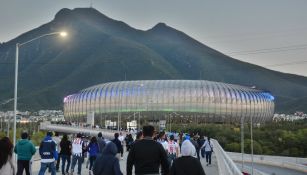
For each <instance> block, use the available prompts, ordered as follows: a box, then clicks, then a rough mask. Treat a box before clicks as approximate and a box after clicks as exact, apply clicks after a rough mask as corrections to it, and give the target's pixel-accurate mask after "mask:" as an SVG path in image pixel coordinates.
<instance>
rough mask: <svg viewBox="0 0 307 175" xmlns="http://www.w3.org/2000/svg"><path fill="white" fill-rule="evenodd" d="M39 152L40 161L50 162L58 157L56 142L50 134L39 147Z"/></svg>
mask: <svg viewBox="0 0 307 175" xmlns="http://www.w3.org/2000/svg"><path fill="white" fill-rule="evenodd" d="M39 154H40V156H41V162H42V163H50V162H53V161H55V160H57V159H58V153H57V151H56V143H55V142H54V141H53V140H52V138H51V137H50V136H46V137H45V138H44V140H43V141H42V142H41V144H40V147H39Z"/></svg>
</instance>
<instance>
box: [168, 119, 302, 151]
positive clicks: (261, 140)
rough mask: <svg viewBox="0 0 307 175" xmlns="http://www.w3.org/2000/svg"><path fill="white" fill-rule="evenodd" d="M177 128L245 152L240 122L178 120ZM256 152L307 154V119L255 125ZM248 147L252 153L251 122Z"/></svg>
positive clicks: (246, 139) (248, 129) (246, 148)
mask: <svg viewBox="0 0 307 175" xmlns="http://www.w3.org/2000/svg"><path fill="white" fill-rule="evenodd" d="M173 128H174V129H175V130H176V131H183V132H193V133H199V134H201V135H206V136H210V137H212V138H215V139H217V140H218V141H219V143H220V144H221V146H222V147H223V148H224V149H225V150H226V151H233V152H241V133H240V126H237V125H230V124H198V125H196V124H189V125H185V126H184V127H182V125H179V124H175V125H174V126H173ZM253 136H254V153H255V154H264V155H280V156H293V157H307V149H306V148H307V121H306V120H304V121H297V122H277V123H270V124H265V125H262V126H259V127H254V128H253ZM244 137H245V140H244V150H245V153H250V143H251V140H250V125H245V128H244Z"/></svg>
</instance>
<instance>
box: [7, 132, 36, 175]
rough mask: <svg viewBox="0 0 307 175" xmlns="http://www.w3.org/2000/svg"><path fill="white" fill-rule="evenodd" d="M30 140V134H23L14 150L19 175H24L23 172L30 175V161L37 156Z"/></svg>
mask: <svg viewBox="0 0 307 175" xmlns="http://www.w3.org/2000/svg"><path fill="white" fill-rule="evenodd" d="M28 138H29V135H28V133H27V132H23V133H22V134H21V140H19V141H18V142H17V144H16V146H15V148H14V152H15V153H16V154H17V175H22V174H23V170H25V172H26V175H30V160H31V159H32V156H33V155H34V154H35V152H36V149H35V147H34V145H33V143H32V142H31V141H29V139H28ZM1 151H2V150H1Z"/></svg>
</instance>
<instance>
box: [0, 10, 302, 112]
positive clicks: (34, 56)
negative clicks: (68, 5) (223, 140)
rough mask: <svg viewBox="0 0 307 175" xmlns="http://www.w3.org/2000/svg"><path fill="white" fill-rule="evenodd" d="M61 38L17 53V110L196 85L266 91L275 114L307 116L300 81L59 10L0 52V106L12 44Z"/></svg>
mask: <svg viewBox="0 0 307 175" xmlns="http://www.w3.org/2000/svg"><path fill="white" fill-rule="evenodd" d="M61 30H66V31H67V32H68V33H69V35H68V37H67V38H65V39H63V38H60V37H57V36H47V37H44V38H41V39H39V40H36V41H34V42H31V43H28V44H26V45H23V46H22V47H21V48H20V55H19V82H18V83H19V84H18V97H19V101H18V109H23V110H25V109H27V110H36V109H61V108H62V107H63V103H62V99H63V97H64V96H66V95H68V94H72V93H75V92H77V91H79V90H81V89H83V88H86V87H89V86H92V85H95V84H99V83H104V82H110V81H120V80H125V79H126V80H141V79H200V78H201V79H205V80H211V81H218V82H226V83H233V84H240V85H244V86H256V87H257V88H258V89H263V90H268V91H270V92H271V93H272V94H273V95H274V96H275V97H276V98H275V99H276V112H288V113H292V112H294V111H296V110H300V111H305V112H307V78H306V77H303V76H298V75H292V74H285V73H281V72H276V71H272V70H269V69H266V68H263V67H260V66H257V65H253V64H249V63H245V62H242V61H239V60H236V59H234V58H231V57H229V56H227V55H224V54H222V53H220V52H219V51H217V50H214V49H212V48H210V47H208V46H206V45H204V44H203V43H200V42H198V41H197V40H195V39H193V38H191V37H189V36H188V35H186V34H185V33H183V32H181V31H178V30H176V29H174V28H172V27H170V26H168V25H166V24H164V23H159V24H157V25H155V26H154V27H153V28H151V29H149V30H147V31H143V30H137V29H134V28H132V27H130V26H129V25H127V24H125V23H124V22H121V21H116V20H113V19H111V18H109V17H107V16H105V15H103V14H102V13H100V12H99V11H97V10H95V9H93V8H76V9H73V10H70V9H62V10H60V11H59V12H58V13H57V14H56V15H55V18H54V19H53V20H52V21H51V22H49V23H46V24H44V25H42V26H40V27H38V28H36V29H33V30H31V31H29V32H26V33H24V34H22V35H20V36H18V37H17V38H15V39H13V40H11V41H9V42H6V43H2V44H0V102H3V101H6V100H7V99H11V98H13V87H14V63H15V45H16V43H17V42H19V43H22V42H25V41H27V40H29V39H32V38H34V37H37V36H40V35H42V34H46V33H51V32H56V31H61ZM0 108H3V109H7V110H11V109H13V107H12V103H8V104H6V105H2V106H0ZM0 110H1V109H0Z"/></svg>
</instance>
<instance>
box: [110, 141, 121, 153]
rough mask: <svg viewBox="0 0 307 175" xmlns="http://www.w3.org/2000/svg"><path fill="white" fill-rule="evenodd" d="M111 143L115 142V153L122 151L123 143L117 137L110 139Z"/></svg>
mask: <svg viewBox="0 0 307 175" xmlns="http://www.w3.org/2000/svg"><path fill="white" fill-rule="evenodd" d="M112 142H113V143H115V145H116V147H117V153H122V152H123V145H122V143H121V141H120V140H119V139H118V138H115V139H114V140H112Z"/></svg>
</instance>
